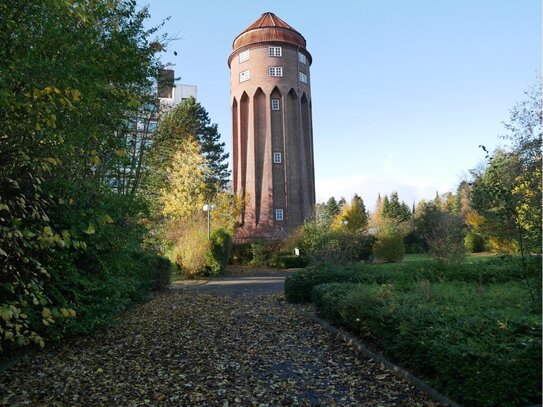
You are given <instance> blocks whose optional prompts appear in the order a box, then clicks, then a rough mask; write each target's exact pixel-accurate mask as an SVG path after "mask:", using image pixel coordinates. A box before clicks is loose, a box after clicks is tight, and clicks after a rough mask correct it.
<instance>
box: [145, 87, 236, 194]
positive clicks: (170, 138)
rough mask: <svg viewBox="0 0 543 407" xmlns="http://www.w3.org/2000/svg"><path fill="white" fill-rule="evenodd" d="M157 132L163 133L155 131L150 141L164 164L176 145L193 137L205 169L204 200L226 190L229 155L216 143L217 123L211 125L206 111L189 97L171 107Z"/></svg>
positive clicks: (218, 138)
mask: <svg viewBox="0 0 543 407" xmlns="http://www.w3.org/2000/svg"><path fill="white" fill-rule="evenodd" d="M170 122H171V123H170ZM170 124H171V125H170ZM161 129H164V130H165V131H162V132H160V131H159V132H157V134H156V138H155V141H154V142H155V144H159V145H160V148H159V150H160V155H161V156H162V158H161V159H163V160H164V161H165V162H166V163H167V162H168V161H170V160H171V159H172V157H173V156H174V155H175V153H176V150H177V147H178V146H179V144H180V143H181V142H182V141H183V140H186V139H188V138H191V137H193V138H195V139H196V140H197V141H198V143H199V144H200V147H201V152H202V155H203V156H204V158H205V159H206V160H207V166H208V167H209V172H208V174H206V177H205V183H206V189H207V199H208V200H210V199H212V197H213V196H214V195H215V194H217V193H218V192H220V191H221V190H224V189H225V188H226V186H227V184H228V180H229V178H230V171H229V170H228V162H227V160H228V157H229V154H228V153H225V152H224V147H225V143H224V142H223V143H221V142H220V137H221V136H220V133H219V132H218V127H217V124H212V123H211V120H210V119H209V115H208V113H207V111H206V109H205V108H204V107H203V106H202V105H201V104H200V103H199V102H197V101H196V99H194V98H193V97H189V98H188V99H186V100H184V101H183V102H182V103H180V104H179V105H177V106H176V107H174V108H173V109H172V110H171V111H170V112H169V113H168V114H167V116H166V117H165V118H164V119H163V120H162V123H161ZM156 150H157V149H156V148H155V151H156Z"/></svg>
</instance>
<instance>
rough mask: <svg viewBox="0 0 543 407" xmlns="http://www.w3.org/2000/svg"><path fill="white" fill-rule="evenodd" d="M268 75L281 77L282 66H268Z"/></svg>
mask: <svg viewBox="0 0 543 407" xmlns="http://www.w3.org/2000/svg"><path fill="white" fill-rule="evenodd" d="M268 75H270V76H283V67H282V66H270V67H269V68H268Z"/></svg>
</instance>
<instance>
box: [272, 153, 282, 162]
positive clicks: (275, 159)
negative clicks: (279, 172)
mask: <svg viewBox="0 0 543 407" xmlns="http://www.w3.org/2000/svg"><path fill="white" fill-rule="evenodd" d="M273 163H274V164H281V153H280V152H279V151H275V152H274V153H273Z"/></svg>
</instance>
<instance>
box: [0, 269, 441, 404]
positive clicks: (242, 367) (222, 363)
mask: <svg viewBox="0 0 543 407" xmlns="http://www.w3.org/2000/svg"><path fill="white" fill-rule="evenodd" d="M271 278H275V277H273V276H272V277H271ZM228 280H230V283H231V284H230V285H228V284H224V287H226V288H224V287H223V288H224V289H223V291H221V290H220V289H218V288H217V285H215V286H214V285H208V284H209V283H208V284H206V285H207V287H205V286H206V285H202V286H197V287H198V288H197V287H190V288H188V289H178V290H169V292H166V293H163V294H160V295H157V297H156V298H154V299H153V300H152V301H150V302H148V303H146V304H142V305H139V306H137V307H135V309H133V310H132V311H131V312H130V313H128V315H127V317H126V319H125V321H124V322H123V323H122V324H120V325H119V326H117V327H114V328H112V329H109V330H107V331H104V332H101V333H99V334H97V335H95V336H93V337H87V338H79V339H77V340H75V341H73V342H71V343H69V344H66V345H65V346H63V347H61V348H57V349H50V350H48V351H45V352H39V353H37V354H35V355H33V356H32V357H29V358H27V359H25V360H24V361H22V362H20V363H18V364H16V365H15V366H13V367H12V368H10V369H8V370H7V371H4V372H3V373H0V405H10V406H11V405H32V406H95V405H104V406H140V405H149V406H238V405H239V406H335V405H337V406H436V405H438V404H437V403H434V402H432V401H431V400H430V399H429V398H428V397H427V396H426V395H424V394H421V393H420V392H419V391H417V390H415V389H413V387H412V386H410V385H409V384H408V383H406V382H404V381H403V380H400V379H399V378H398V377H397V376H395V375H394V374H392V373H390V372H389V371H387V370H385V369H383V368H382V367H381V366H380V365H379V364H377V363H375V362H373V361H371V360H361V359H358V358H357V357H355V356H354V354H353V352H352V351H351V350H350V349H349V348H348V347H347V346H346V345H345V344H344V343H343V342H342V341H340V340H339V339H338V338H336V337H334V336H333V335H331V334H329V333H328V332H326V331H325V330H324V329H323V328H322V327H321V326H319V325H318V324H316V323H315V322H313V321H312V320H311V319H310V318H308V317H307V315H305V314H304V312H303V310H302V308H301V307H300V306H295V305H291V304H287V303H285V302H284V301H283V300H282V296H281V294H272V293H273V292H275V289H271V288H270V287H275V284H276V283H269V284H268V283H262V280H257V281H260V284H264V285H265V286H266V287H267V288H266V289H267V290H268V292H267V295H262V296H261V295H258V294H259V291H258V290H256V291H254V290H253V291H251V290H248V289H246V287H244V284H245V283H247V281H246V280H245V282H243V281H244V280H242V283H241V284H238V285H237V287H238V289H237V290H234V289H231V287H232V286H233V285H234V286H235V285H236V284H233V281H232V280H231V279H227V281H228ZM251 284H253V283H248V285H251ZM254 284H255V285H258V284H259V283H254ZM278 284H279V283H278ZM245 285H247V284H245ZM279 286H280V284H279ZM204 287H205V288H204ZM228 287H230V289H229V288H228ZM219 288H220V286H219ZM261 288H262V287H261ZM223 294H226V295H223Z"/></svg>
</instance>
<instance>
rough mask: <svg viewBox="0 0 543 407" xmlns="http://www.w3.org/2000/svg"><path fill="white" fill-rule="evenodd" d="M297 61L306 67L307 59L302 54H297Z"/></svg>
mask: <svg viewBox="0 0 543 407" xmlns="http://www.w3.org/2000/svg"><path fill="white" fill-rule="evenodd" d="M298 61H299V62H300V63H301V64H304V65H307V58H306V57H305V54H302V53H301V52H298Z"/></svg>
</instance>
